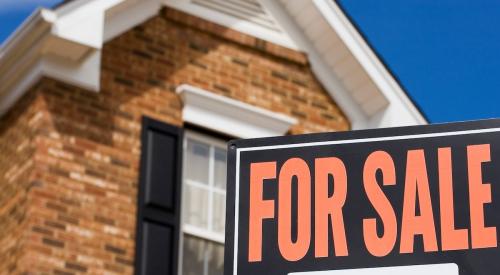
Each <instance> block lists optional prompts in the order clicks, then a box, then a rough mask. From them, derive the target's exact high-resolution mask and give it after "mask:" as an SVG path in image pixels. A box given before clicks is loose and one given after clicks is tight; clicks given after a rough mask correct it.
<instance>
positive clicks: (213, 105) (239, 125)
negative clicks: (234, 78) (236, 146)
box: [177, 84, 297, 138]
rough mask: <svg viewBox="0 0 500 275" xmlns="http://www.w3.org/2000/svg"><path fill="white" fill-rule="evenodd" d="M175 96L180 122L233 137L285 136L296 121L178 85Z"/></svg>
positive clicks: (197, 89)
mask: <svg viewBox="0 0 500 275" xmlns="http://www.w3.org/2000/svg"><path fill="white" fill-rule="evenodd" d="M177 93H178V94H179V95H180V96H181V98H182V101H183V104H184V108H183V111H182V116H183V120H184V121H186V122H189V123H193V124H196V125H199V126H202V127H204V128H208V129H212V130H214V131H217V132H221V133H225V134H228V135H230V136H233V137H239V138H252V137H267V136H280V135H283V134H285V133H286V132H287V131H288V130H289V129H290V127H291V126H292V125H294V124H296V123H297V120H296V119H295V118H292V117H289V116H286V115H284V114H280V113H275V112H271V111H269V110H266V109H263V108H259V107H255V106H252V105H250V104H246V103H243V102H241V101H238V100H234V99H231V98H228V97H224V96H220V95H217V94H214V93H212V92H209V91H206V90H203V89H200V88H197V87H193V86H190V85H186V84H184V85H180V86H179V87H177Z"/></svg>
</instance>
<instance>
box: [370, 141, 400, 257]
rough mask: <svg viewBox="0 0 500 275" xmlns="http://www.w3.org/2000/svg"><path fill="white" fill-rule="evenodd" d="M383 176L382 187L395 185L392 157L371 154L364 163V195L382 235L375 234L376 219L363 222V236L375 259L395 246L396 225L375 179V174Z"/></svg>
mask: <svg viewBox="0 0 500 275" xmlns="http://www.w3.org/2000/svg"><path fill="white" fill-rule="evenodd" d="M379 169H380V171H381V172H382V174H383V178H382V181H383V185H384V186H387V185H395V184H396V169H395V167H394V161H393V160H392V157H391V156H390V155H389V154H388V153H386V152H384V151H376V152H373V153H371V154H370V155H369V156H368V158H367V159H366V162H365V167H364V171H363V183H364V187H365V192H366V195H367V196H368V199H369V200H370V202H371V204H372V205H373V207H374V208H375V210H376V211H377V213H378V214H379V216H380V219H381V220H382V223H383V225H384V235H383V236H382V237H379V236H378V234H377V219H375V218H371V219H364V220H363V236H364V240H365V245H366V248H367V249H368V251H369V252H370V253H371V254H372V255H374V256H377V257H383V256H386V255H387V254H389V253H390V252H391V251H392V249H393V248H394V245H395V244H396V237H397V234H398V232H397V230H398V228H397V227H398V224H397V220H396V214H395V213H394V209H393V208H392V205H391V203H390V201H389V200H388V199H387V197H386V196H385V194H384V192H383V191H382V189H381V188H380V186H379V185H378V183H377V179H376V176H375V175H376V172H377V170H379Z"/></svg>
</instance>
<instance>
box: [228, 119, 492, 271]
mask: <svg viewBox="0 0 500 275" xmlns="http://www.w3.org/2000/svg"><path fill="white" fill-rule="evenodd" d="M226 224H227V225H226V255H225V274H226V275H229V274H234V275H250V274H252V275H254V274H274V275H281V274H296V275H298V274H301V275H354V274H356V275H365V274H405V275H413V274H440V275H458V274H460V275H465V274H467V275H472V274H474V275H477V274H480V275H483V274H500V249H499V247H498V238H497V233H498V232H497V231H498V230H497V228H498V227H499V226H500V120H484V121H475V122H462V123H452V124H438V125H428V126H415V127H400V128H388V129H375V130H362V131H351V132H339V133H322V134H310V135H300V136H285V137H272V138H262V139H249V140H236V141H232V142H230V143H229V155H228V193H227V223H226Z"/></svg>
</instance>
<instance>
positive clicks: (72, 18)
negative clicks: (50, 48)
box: [52, 0, 125, 49]
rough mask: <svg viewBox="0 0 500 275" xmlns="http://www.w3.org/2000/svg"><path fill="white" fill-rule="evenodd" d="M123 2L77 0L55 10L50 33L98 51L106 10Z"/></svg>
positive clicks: (119, 0)
mask: <svg viewBox="0 0 500 275" xmlns="http://www.w3.org/2000/svg"><path fill="white" fill-rule="evenodd" d="M123 1H125V0H91V1H88V0H86V1H85V0H79V1H75V2H74V3H71V2H70V3H68V4H67V5H63V6H62V7H61V8H59V9H56V10H55V13H56V15H57V19H56V20H55V22H54V25H53V27H52V33H53V34H54V35H56V36H58V37H61V38H65V39H67V40H70V41H74V42H77V43H81V44H84V45H88V46H90V47H92V48H95V49H100V48H101V47H102V44H103V32H104V16H105V12H106V10H107V9H109V8H111V7H113V6H115V5H118V4H120V3H121V2H123Z"/></svg>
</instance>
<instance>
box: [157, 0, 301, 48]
mask: <svg viewBox="0 0 500 275" xmlns="http://www.w3.org/2000/svg"><path fill="white" fill-rule="evenodd" d="M163 2H164V4H165V5H166V6H168V7H172V8H175V9H178V10H180V11H183V12H185V13H188V14H192V15H195V16H197V17H200V18H203V19H205V20H208V21H211V22H214V23H217V24H219V25H223V26H226V27H228V28H231V29H234V30H237V31H239V32H242V33H245V34H248V35H251V36H254V37H257V38H260V39H263V40H267V41H269V42H272V43H275V44H278V45H281V46H284V47H287V48H290V49H295V50H297V49H298V48H297V46H296V44H295V43H294V41H293V40H291V39H290V38H289V37H288V36H287V35H286V33H283V32H277V31H273V30H270V29H267V28H264V27H261V26H259V25H257V24H254V23H252V22H249V21H245V20H241V19H239V18H236V17H232V16H229V15H227V14H224V13H221V12H217V11H215V10H211V9H209V8H205V7H202V6H199V5H196V4H193V3H191V1H188V0H163Z"/></svg>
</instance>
